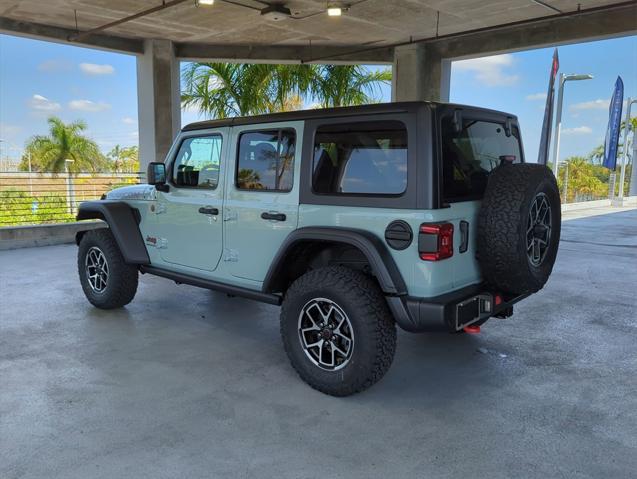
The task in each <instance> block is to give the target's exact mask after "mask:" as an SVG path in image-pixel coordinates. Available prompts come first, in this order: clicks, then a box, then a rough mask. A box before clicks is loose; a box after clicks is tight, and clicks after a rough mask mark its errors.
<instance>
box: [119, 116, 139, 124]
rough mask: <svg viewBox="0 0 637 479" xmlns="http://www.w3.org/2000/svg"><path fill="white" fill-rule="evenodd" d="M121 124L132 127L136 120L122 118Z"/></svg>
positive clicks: (126, 117) (127, 117)
mask: <svg viewBox="0 0 637 479" xmlns="http://www.w3.org/2000/svg"><path fill="white" fill-rule="evenodd" d="M122 123H125V124H126V125H133V124H135V123H137V120H135V118H131V117H130V116H125V117H124V118H122Z"/></svg>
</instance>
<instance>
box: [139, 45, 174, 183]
mask: <svg viewBox="0 0 637 479" xmlns="http://www.w3.org/2000/svg"><path fill="white" fill-rule="evenodd" d="M180 94H181V92H180V85H179V62H178V61H177V59H176V58H175V47H174V45H173V43H172V42H171V41H170V40H146V41H145V42H144V54H143V55H140V56H138V57H137V112H138V118H139V120H138V121H139V162H140V168H141V170H142V171H144V172H145V171H146V168H147V167H148V163H150V162H151V161H164V158H165V157H166V154H167V153H168V150H169V149H170V146H171V145H172V142H173V140H174V139H175V136H177V133H178V132H179V129H180V128H181V102H180Z"/></svg>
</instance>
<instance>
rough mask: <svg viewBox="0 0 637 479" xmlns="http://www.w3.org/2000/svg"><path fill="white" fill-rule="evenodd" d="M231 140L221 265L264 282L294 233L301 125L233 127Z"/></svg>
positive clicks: (248, 277) (296, 123)
mask: <svg viewBox="0 0 637 479" xmlns="http://www.w3.org/2000/svg"><path fill="white" fill-rule="evenodd" d="M231 137H232V150H231V152H230V157H231V159H232V162H233V164H232V165H231V166H230V167H229V168H228V173H227V175H226V178H227V180H226V181H227V188H226V200H225V205H224V212H223V218H224V241H225V244H226V248H225V249H224V262H225V263H226V269H227V270H228V271H229V272H230V273H231V274H232V275H233V276H236V277H239V278H244V279H250V280H254V281H263V279H264V278H265V275H266V273H267V270H268V268H269V267H270V264H271V263H272V259H273V258H274V256H275V254H276V252H277V251H278V249H279V247H280V246H281V244H282V243H283V241H284V240H285V238H286V237H287V236H288V235H289V234H290V233H291V232H292V231H294V230H295V229H296V227H297V223H298V211H299V165H300V158H301V139H302V138H303V122H302V121H301V122H286V123H285V124H280V123H274V124H261V125H250V126H241V127H234V128H233V129H232V135H231Z"/></svg>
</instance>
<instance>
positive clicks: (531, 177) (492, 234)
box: [478, 163, 562, 294]
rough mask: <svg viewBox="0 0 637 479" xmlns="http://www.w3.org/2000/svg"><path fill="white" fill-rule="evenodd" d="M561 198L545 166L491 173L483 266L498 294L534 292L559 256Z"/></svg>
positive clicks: (483, 213) (482, 225)
mask: <svg viewBox="0 0 637 479" xmlns="http://www.w3.org/2000/svg"><path fill="white" fill-rule="evenodd" d="M561 221H562V218H561V207H560V195H559V190H558V188H557V182H556V181H555V177H554V176H553V173H552V172H551V170H550V169H549V168H547V167H546V166H544V165H538V164H529V163H519V164H503V165H501V166H499V167H497V168H496V169H494V170H493V171H492V172H491V174H490V175H489V181H488V183H487V188H486V191H485V194H484V199H483V201H482V206H481V209H480V214H479V219H478V262H479V264H480V268H481V270H482V276H483V278H484V280H485V282H486V283H487V284H488V285H490V286H491V287H493V288H495V289H497V290H498V291H502V292H508V293H514V294H526V293H534V292H536V291H538V290H540V289H542V287H543V286H544V284H545V283H546V281H547V280H548V278H549V276H550V274H551V271H552V270H553V264H554V263H555V258H556V256H557V249H558V246H559V242H560V227H561Z"/></svg>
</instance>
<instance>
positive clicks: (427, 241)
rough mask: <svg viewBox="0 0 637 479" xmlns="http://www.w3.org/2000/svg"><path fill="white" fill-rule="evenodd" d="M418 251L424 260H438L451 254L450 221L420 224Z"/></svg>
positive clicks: (451, 233) (451, 230)
mask: <svg viewBox="0 0 637 479" xmlns="http://www.w3.org/2000/svg"><path fill="white" fill-rule="evenodd" d="M418 253H419V254H420V259H422V260H424V261H440V260H441V259H445V258H451V257H452V256H453V225H452V224H451V223H441V224H431V223H423V224H422V225H420V234H419V235H418Z"/></svg>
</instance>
